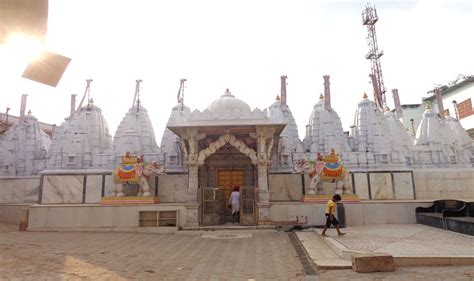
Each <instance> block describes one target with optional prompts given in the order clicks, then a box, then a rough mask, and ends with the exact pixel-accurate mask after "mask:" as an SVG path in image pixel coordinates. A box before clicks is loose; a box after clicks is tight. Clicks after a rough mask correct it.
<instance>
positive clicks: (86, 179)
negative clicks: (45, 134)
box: [0, 174, 188, 204]
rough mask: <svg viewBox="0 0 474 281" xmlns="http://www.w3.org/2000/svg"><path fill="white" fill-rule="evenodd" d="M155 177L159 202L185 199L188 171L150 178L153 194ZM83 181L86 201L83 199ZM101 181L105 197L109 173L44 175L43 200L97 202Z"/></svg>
mask: <svg viewBox="0 0 474 281" xmlns="http://www.w3.org/2000/svg"><path fill="white" fill-rule="evenodd" d="M155 181H158V196H159V197H160V201H161V202H162V203H174V202H181V203H184V202H186V200H187V191H188V175H187V174H170V175H160V176H158V177H152V178H150V180H149V184H150V192H151V194H152V195H155ZM38 182H39V180H38ZM84 183H85V196H84V200H85V201H84V202H83V192H84ZM102 185H104V196H105V197H110V196H114V190H115V180H114V178H113V176H112V175H110V174H104V175H98V174H91V175H44V179H43V191H42V204H80V203H100V199H101V198H102ZM134 191H135V194H136V191H137V190H136V188H135V187H133V186H132V188H130V190H129V192H130V194H129V195H130V196H134V195H135V194H133V192H134ZM0 195H1V193H0ZM37 198H38V195H37V194H36V200H37ZM0 203H1V202H0ZM8 203H10V202H8Z"/></svg>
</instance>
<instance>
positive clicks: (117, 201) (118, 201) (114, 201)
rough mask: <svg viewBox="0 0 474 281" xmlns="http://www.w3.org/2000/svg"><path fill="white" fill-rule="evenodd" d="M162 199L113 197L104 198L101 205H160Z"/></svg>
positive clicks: (152, 197) (154, 197) (151, 197)
mask: <svg viewBox="0 0 474 281" xmlns="http://www.w3.org/2000/svg"><path fill="white" fill-rule="evenodd" d="M158 203H160V197H158V196H121V197H118V196H113V197H102V199H101V200H100V205H106V206H120V205H143V204H158Z"/></svg>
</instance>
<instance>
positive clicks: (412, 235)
mask: <svg viewBox="0 0 474 281" xmlns="http://www.w3.org/2000/svg"><path fill="white" fill-rule="evenodd" d="M345 231H346V233H347V234H346V235H345V236H336V235H333V236H331V237H325V238H324V241H325V242H326V243H327V244H328V245H329V246H330V247H332V248H333V249H334V250H335V252H336V253H337V254H338V255H339V256H340V257H342V258H344V259H348V258H350V253H352V252H363V253H364V252H365V253H367V252H385V253H389V254H391V255H393V256H394V258H395V260H396V262H397V260H398V262H397V264H398V265H403V266H407V265H417V264H416V263H417V261H416V258H419V260H421V259H424V261H420V262H422V263H423V264H422V265H449V264H452V265H455V264H459V265H467V264H469V265H474V237H472V236H468V235H464V234H459V233H455V232H451V231H445V230H441V229H437V228H433V227H429V226H425V225H418V224H406V225H368V226H355V227H348V228H346V229H345ZM402 259H405V261H401V260H402ZM409 260H411V261H413V263H414V264H410V263H408V261H409ZM428 260H430V261H432V264H428V263H427V261H428Z"/></svg>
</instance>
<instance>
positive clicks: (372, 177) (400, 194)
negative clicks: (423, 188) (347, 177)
mask: <svg viewBox="0 0 474 281" xmlns="http://www.w3.org/2000/svg"><path fill="white" fill-rule="evenodd" d="M368 175H369V176H367V173H365V172H358V173H354V174H353V178H354V186H355V190H356V194H357V195H359V198H360V199H363V200H367V199H376V200H393V199H397V200H398V199H402V200H408V199H414V192H413V188H414V187H413V179H412V174H411V172H408V171H407V172H402V171H394V172H370V173H368Z"/></svg>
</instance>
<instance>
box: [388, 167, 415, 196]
mask: <svg viewBox="0 0 474 281" xmlns="http://www.w3.org/2000/svg"><path fill="white" fill-rule="evenodd" d="M393 184H394V189H395V199H414V198H413V183H412V177H411V173H393Z"/></svg>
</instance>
